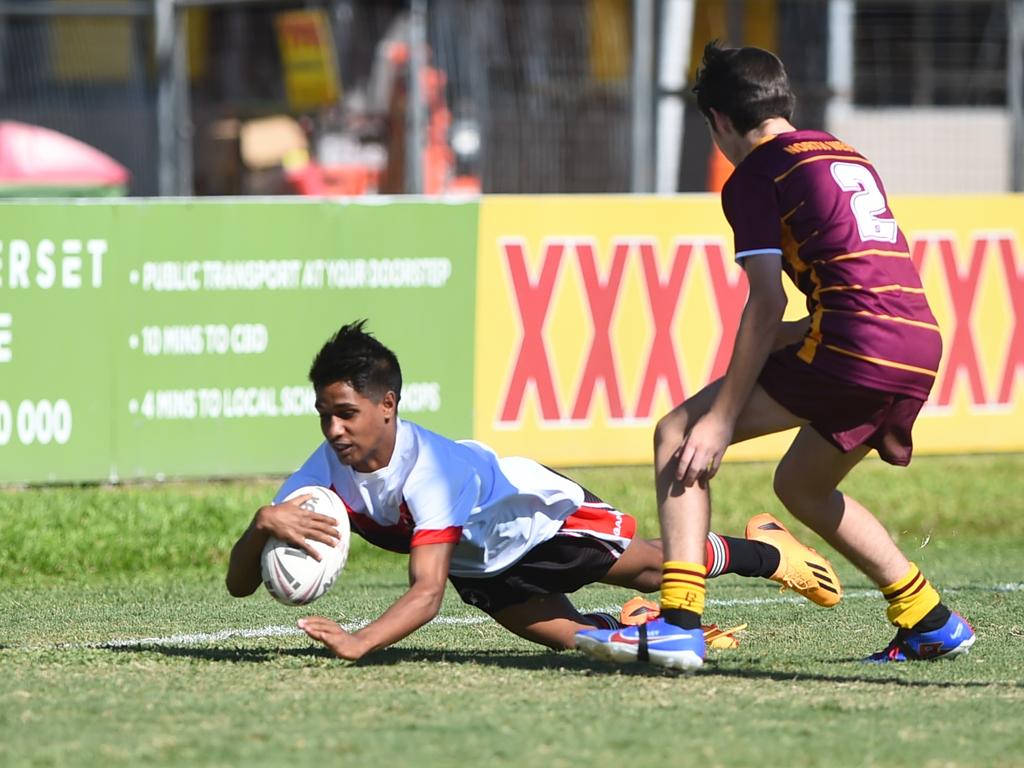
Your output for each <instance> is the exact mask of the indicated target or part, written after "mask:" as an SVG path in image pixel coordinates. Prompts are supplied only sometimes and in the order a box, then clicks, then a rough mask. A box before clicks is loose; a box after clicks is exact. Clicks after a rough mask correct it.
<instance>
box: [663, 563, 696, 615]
mask: <svg viewBox="0 0 1024 768" xmlns="http://www.w3.org/2000/svg"><path fill="white" fill-rule="evenodd" d="M707 574H708V569H707V568H705V567H704V565H703V564H701V563H685V562H682V561H681V560H671V561H669V562H667V563H665V564H664V565H663V566H662V569H661V607H662V609H666V608H669V609H671V608H678V609H680V610H684V611H693V612H694V613H696V614H697V615H698V616H700V615H701V614H703V613H704V596H705V595H706V594H707V590H705V588H704V577H705V576H707Z"/></svg>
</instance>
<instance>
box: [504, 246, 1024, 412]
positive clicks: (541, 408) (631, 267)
mask: <svg viewBox="0 0 1024 768" xmlns="http://www.w3.org/2000/svg"><path fill="white" fill-rule="evenodd" d="M662 243H663V241H662ZM498 245H499V253H500V258H501V261H502V264H503V266H504V270H505V277H506V280H507V284H508V286H509V288H510V293H511V297H512V300H511V303H512V310H513V314H514V316H515V320H516V322H517V325H518V329H519V340H518V345H517V346H516V347H515V348H514V349H513V352H512V356H511V358H510V359H511V363H510V368H509V371H508V374H507V377H506V379H505V382H504V385H503V387H502V388H501V396H500V398H499V401H498V409H497V419H496V422H497V425H499V426H511V425H515V424H518V423H519V422H520V420H521V418H522V414H523V410H524V406H525V403H526V402H527V400H528V399H529V398H531V397H533V398H535V403H536V407H537V411H538V412H539V415H540V418H541V420H542V421H543V422H544V423H546V424H582V423H586V422H587V420H588V419H589V418H590V416H591V414H592V412H593V409H594V405H595V402H596V401H597V399H598V398H599V397H601V396H602V395H603V397H604V398H605V402H606V406H607V409H606V410H607V414H608V417H609V419H610V420H611V421H612V422H616V421H618V422H635V421H645V420H649V419H650V418H651V417H652V416H658V415H660V414H654V413H653V409H654V404H655V397H656V394H657V393H658V390H659V388H662V389H663V390H664V391H665V392H666V394H667V395H668V397H669V399H670V401H671V402H672V403H678V402H681V401H682V400H684V399H685V398H686V397H687V396H689V395H690V394H692V393H693V392H694V391H695V390H696V389H699V388H700V387H701V386H703V385H704V384H705V383H706V382H707V381H711V380H714V379H716V378H718V377H719V376H721V375H722V374H723V373H724V372H725V370H726V367H727V366H728V363H729V358H730V356H731V354H732V345H733V340H734V338H735V334H736V330H737V327H738V325H739V321H740V316H741V314H742V312H743V306H744V303H745V302H746V296H747V281H746V277H745V276H744V275H743V273H742V272H741V271H736V270H733V269H730V268H729V265H730V264H731V262H732V254H731V251H727V250H726V248H725V247H724V244H723V241H722V240H721V239H720V238H717V237H688V238H676V239H675V240H673V241H672V243H671V245H670V246H668V249H667V251H666V249H665V246H664V245H663V244H659V240H658V239H656V238H654V237H645V236H639V237H619V238H613V239H612V240H611V241H610V242H609V243H608V244H607V245H606V246H601V247H603V248H607V249H608V250H607V251H601V250H600V248H599V246H598V244H597V242H596V240H595V239H594V238H589V237H550V238H548V239H547V240H545V241H544V242H543V244H542V245H541V246H540V251H539V253H537V252H534V253H530V251H529V247H528V245H527V243H526V240H525V238H520V237H507V238H503V239H500V240H499V243H498ZM1018 251H1019V248H1018V244H1017V241H1016V239H1015V237H1014V235H1013V234H1012V233H1000V232H995V233H989V232H974V233H972V236H971V240H970V246H969V247H968V249H967V250H966V251H964V252H963V253H960V252H959V251H958V246H957V241H956V237H955V236H954V235H952V234H949V233H931V232H922V233H916V236H915V237H913V238H912V239H911V256H912V258H913V261H914V264H915V265H916V266H917V268H918V270H919V271H921V270H924V269H932V270H938V271H939V274H940V276H941V282H942V284H943V286H944V288H945V292H946V295H945V296H942V295H935V294H936V292H935V290H934V289H930V296H929V299H930V301H931V302H932V305H933V307H937V306H939V304H941V303H944V305H945V306H948V308H949V315H948V316H947V317H946V318H945V319H943V320H942V326H943V327H942V333H943V339H944V352H943V360H942V364H941V367H940V369H939V375H938V379H937V381H936V383H935V387H934V389H933V390H932V398H931V404H932V405H934V406H939V407H943V406H948V405H950V404H951V402H952V400H953V396H954V393H955V392H956V390H957V387H958V386H960V387H966V391H967V395H968V396H969V398H970V401H971V403H972V404H973V405H976V406H991V405H997V406H1005V405H1007V404H1009V403H1010V402H1011V401H1012V399H1013V394H1014V388H1015V385H1016V384H1017V379H1018V377H1019V375H1020V374H1021V373H1022V372H1024V371H1022V369H1024V264H1021V263H1020V255H1019V253H1018ZM601 257H605V258H601ZM993 261H994V263H990V262H993ZM698 262H699V263H701V264H702V266H703V269H702V270H701V272H702V278H703V279H704V280H705V281H706V285H704V286H694V288H695V289H696V290H702V289H703V290H705V291H706V292H707V294H708V296H709V298H710V301H711V304H712V308H713V315H714V316H713V317H712V318H711V319H710V322H711V326H712V327H714V326H716V325H717V326H718V328H719V329H720V333H719V334H718V337H717V340H712V342H711V344H712V345H713V351H712V350H709V355H710V360H711V363H710V368H709V369H708V377H707V379H706V380H702V381H695V382H689V381H687V380H686V378H685V375H684V372H683V367H682V365H681V357H682V353H683V351H684V349H685V348H686V347H687V345H698V344H700V345H704V344H708V340H707V334H706V333H703V334H700V335H699V336H698V335H693V336H687V335H685V334H683V333H678V334H677V333H675V332H674V330H673V328H674V326H675V325H676V320H677V317H678V314H679V312H680V309H681V306H682V301H683V296H684V294H685V293H686V290H687V284H688V282H689V281H690V280H691V279H692V275H693V274H694V270H693V266H694V265H695V264H697V263H698ZM986 266H988V268H989V269H993V268H994V269H996V270H997V271H998V274H999V278H1000V282H1001V283H1002V285H1003V286H1005V297H1006V299H1005V301H1006V312H1005V315H1004V316H1005V318H1006V323H1007V324H1008V326H1007V327H1008V329H1009V330H1008V339H1009V340H1008V342H1007V343H1006V346H1005V349H1002V350H1000V357H1001V365H1000V366H999V367H998V369H997V370H995V371H986V370H985V368H984V366H983V365H982V359H981V357H980V355H979V343H978V339H979V329H978V328H977V326H976V322H975V314H976V309H977V306H976V305H977V304H978V297H979V295H980V294H981V291H980V286H981V285H982V283H983V279H982V275H983V270H984V269H985V268H986ZM631 271H632V274H634V275H638V276H639V281H640V284H641V286H642V290H641V293H642V296H643V300H644V303H645V305H646V310H647V317H645V318H644V319H643V325H644V327H645V328H646V335H645V338H644V340H643V342H642V343H643V344H644V349H643V350H642V351H641V359H642V363H641V365H640V366H639V367H636V366H632V367H630V369H629V370H623V367H622V365H621V363H620V361H619V353H620V352H621V351H622V347H623V344H625V343H628V342H624V341H623V340H622V339H616V338H615V336H614V335H613V325H614V322H615V321H616V318H617V312H618V311H619V309H620V305H621V303H622V302H621V299H622V296H623V286H624V284H625V282H626V280H627V275H629V274H630V273H631ZM567 275H571V276H572V277H573V278H575V280H574V281H573V282H574V284H575V285H578V286H579V291H580V294H581V296H580V298H581V299H582V304H583V307H584V312H585V314H586V320H587V322H588V324H589V328H590V333H589V336H588V337H586V338H584V339H581V340H580V344H581V346H582V348H583V350H584V353H583V356H582V362H581V363H580V367H579V370H577V371H574V372H572V374H571V380H572V381H573V382H575V383H574V385H573V386H572V390H571V392H570V393H569V394H568V395H566V394H565V393H564V392H560V391H559V389H558V388H557V387H556V373H555V372H556V371H558V370H563V369H564V365H563V366H561V367H559V363H560V362H561V361H558V360H556V359H554V356H553V352H552V347H551V345H550V343H549V339H548V336H549V334H550V333H551V332H552V331H555V332H557V329H551V328H549V325H550V314H551V309H552V305H553V302H554V300H555V298H556V297H557V296H558V295H559V292H560V291H562V290H565V289H564V288H563V284H564V283H565V282H566V280H565V278H566V276H567ZM563 372H564V370H563ZM986 374H988V376H986ZM627 393H634V394H633V395H632V397H629V396H628V395H627Z"/></svg>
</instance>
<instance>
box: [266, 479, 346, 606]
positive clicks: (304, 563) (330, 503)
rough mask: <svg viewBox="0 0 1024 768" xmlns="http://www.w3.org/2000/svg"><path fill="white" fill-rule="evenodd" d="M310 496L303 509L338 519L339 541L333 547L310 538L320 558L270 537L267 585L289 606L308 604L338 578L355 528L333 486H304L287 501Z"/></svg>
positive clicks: (277, 598) (267, 552)
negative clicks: (331, 487)
mask: <svg viewBox="0 0 1024 768" xmlns="http://www.w3.org/2000/svg"><path fill="white" fill-rule="evenodd" d="M306 495H310V498H308V499H306V500H305V501H304V502H302V505H301V506H302V508H303V509H308V510H309V511H310V512H316V513H317V514H320V515H327V517H332V518H334V519H335V520H337V521H338V544H337V546H334V547H330V546H328V545H327V544H323V543H321V542H319V541H313V540H311V539H307V540H306V541H308V542H309V543H310V544H312V545H313V547H314V549H316V550H317V552H319V553H320V556H321V558H322V559H321V560H316V559H315V558H314V557H312V556H311V555H309V554H307V553H306V552H305V550H302V549H299V548H298V547H296V546H293V545H292V544H289V543H288V542H285V541H282V540H281V539H278V538H276V537H274V536H271V537H270V538H269V539H268V540H267V543H266V545H265V546H264V547H263V555H262V557H261V558H260V567H261V570H262V574H263V584H264V585H265V586H266V588H267V591H268V592H270V594H271V595H273V596H274V598H275V599H276V600H278V601H279V602H282V603H284V604H285V605H306V604H307V603H311V602H313V601H314V600H316V599H317V598H319V597H322V596H323V594H324V593H325V592H326V591H327V590H328V589H330V588H331V585H332V584H334V582H335V581H337V579H338V576H340V575H341V571H342V569H343V568H344V567H345V562H346V561H347V560H348V546H349V538H350V536H351V530H350V528H349V524H348V512H347V511H346V509H345V505H344V503H343V502H342V501H341V499H340V498H338V494H336V493H335V492H334V491H332V490H331V489H330V488H323V487H322V486H319V485H307V486H303V487H302V488H299V489H298V490H296V491H293V492H292V493H290V494H288V496H287V497H286V498H285V501H289V500H291V499H294V498H296V497H298V496H306Z"/></svg>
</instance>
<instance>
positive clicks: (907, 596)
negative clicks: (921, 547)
mask: <svg viewBox="0 0 1024 768" xmlns="http://www.w3.org/2000/svg"><path fill="white" fill-rule="evenodd" d="M882 595H884V596H885V599H886V600H888V601H889V608H888V609H887V610H886V612H885V615H886V616H888V617H889V621H891V622H892V623H893V624H895V625H896V626H897V627H903V628H904V629H910V627H912V626H914V625H915V624H917V622H919V621H920V620H921V619H923V618H924V617H925V615H926V614H927V613H928V611H930V610H931V609H932V608H934V607H935V606H936V605H938V604H939V602H940V601H939V593H938V592H936V591H935V587H933V586H932V585H931V584H929V583H928V579H926V578H925V577H924V574H922V573H921V571H920V570H919V569H918V567H917V566H916V565H914V564H913V563H911V564H910V570H909V571H907V575H906V576H904V577H903V578H902V579H900V580H899V581H896V582H893V583H892V584H890V585H889V586H887V587H882Z"/></svg>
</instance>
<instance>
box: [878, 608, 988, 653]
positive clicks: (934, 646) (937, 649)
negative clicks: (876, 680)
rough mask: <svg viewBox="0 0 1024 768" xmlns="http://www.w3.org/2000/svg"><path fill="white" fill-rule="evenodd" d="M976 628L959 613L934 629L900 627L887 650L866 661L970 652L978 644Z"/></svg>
mask: <svg viewBox="0 0 1024 768" xmlns="http://www.w3.org/2000/svg"><path fill="white" fill-rule="evenodd" d="M974 639H975V638H974V630H973V629H971V625H970V624H968V623H967V622H966V621H965V620H964V619H963V617H962V616H961V615H960V614H958V613H952V612H951V613H950V614H949V620H948V621H946V623H945V624H944V625H943V626H941V627H939V628H938V629H933V630H932V631H931V632H921V631H918V630H915V629H900V630H898V631H897V632H896V637H895V638H893V641H892V642H891V643H889V645H888V646H886V648H885V650H882V651H879V652H878V653H873V654H871V655H870V656H868V657H867V658H866V659H864V661H874V662H878V663H886V662H889V661H931V660H933V659H942V658H952V657H954V656H960V655H961V654H966V653H967V652H968V651H969V650H970V649H971V646H972V645H974Z"/></svg>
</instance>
